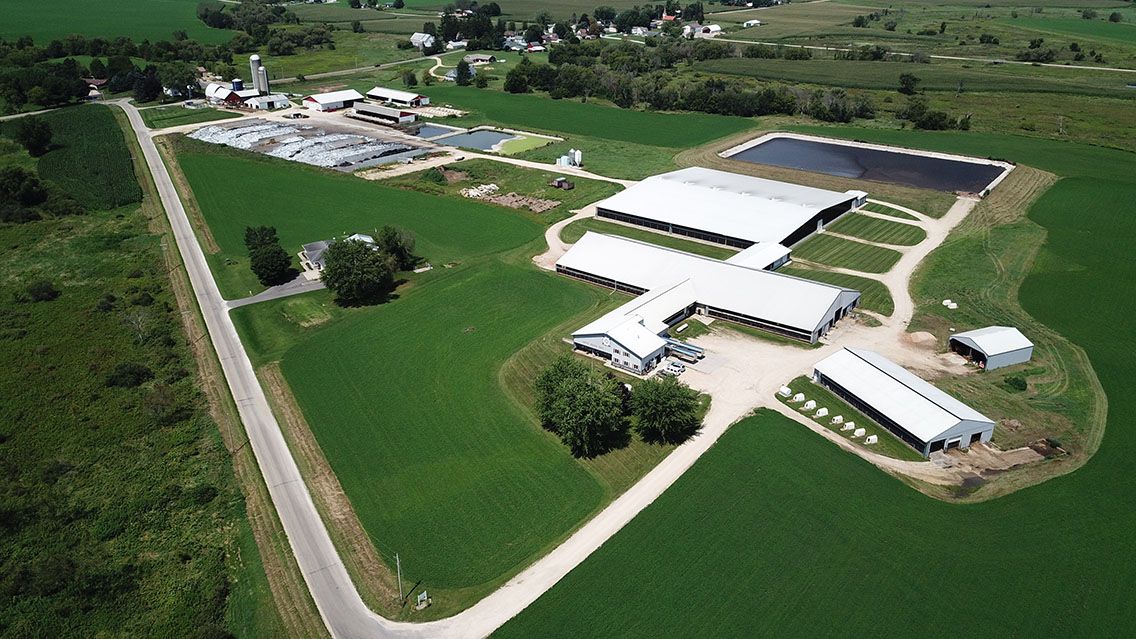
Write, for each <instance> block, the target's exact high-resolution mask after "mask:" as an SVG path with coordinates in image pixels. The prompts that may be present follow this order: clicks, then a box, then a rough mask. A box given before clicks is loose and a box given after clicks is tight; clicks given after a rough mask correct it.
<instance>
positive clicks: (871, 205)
mask: <svg viewBox="0 0 1136 639" xmlns="http://www.w3.org/2000/svg"><path fill="white" fill-rule="evenodd" d="M863 208H864V210H865V211H871V212H873V213H880V214H882V215H890V216H892V217H898V218H899V219H901V220H913V221H918V220H919V218H917V217H915V216H914V215H911V214H910V213H904V212H903V211H900V210H899V209H893V208H892V207H890V206H884V205H883V204H876V203H875V202H868V203H867V204H865V205H864V207H863Z"/></svg>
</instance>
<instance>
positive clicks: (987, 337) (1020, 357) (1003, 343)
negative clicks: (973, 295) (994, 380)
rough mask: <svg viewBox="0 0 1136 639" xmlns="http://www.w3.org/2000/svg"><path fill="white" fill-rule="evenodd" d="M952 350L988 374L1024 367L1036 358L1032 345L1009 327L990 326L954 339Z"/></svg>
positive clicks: (952, 340)
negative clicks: (1007, 367) (1014, 367)
mask: <svg viewBox="0 0 1136 639" xmlns="http://www.w3.org/2000/svg"><path fill="white" fill-rule="evenodd" d="M950 347H951V350H952V351H954V352H956V353H958V354H960V355H963V356H964V357H966V358H967V359H970V360H973V361H974V362H975V363H976V364H978V365H979V366H981V367H983V368H985V369H986V370H988V371H990V370H994V369H995V368H1002V367H1004V366H1012V365H1014V364H1024V363H1025V362H1028V361H1030V358H1032V357H1033V342H1031V341H1029V340H1028V339H1026V336H1025V335H1022V332H1021V331H1019V330H1018V329H1016V328H1013V327H1010V326H987V327H986V328H979V329H975V330H973V331H965V332H963V333H958V334H955V335H951V339H950Z"/></svg>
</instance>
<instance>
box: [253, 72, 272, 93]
mask: <svg viewBox="0 0 1136 639" xmlns="http://www.w3.org/2000/svg"><path fill="white" fill-rule="evenodd" d="M256 88H257V90H259V91H260V93H261V95H267V94H269V93H272V91H270V90H269V88H268V70H267V69H265V68H264V67H263V66H261V67H260V68H258V69H257V70H256Z"/></svg>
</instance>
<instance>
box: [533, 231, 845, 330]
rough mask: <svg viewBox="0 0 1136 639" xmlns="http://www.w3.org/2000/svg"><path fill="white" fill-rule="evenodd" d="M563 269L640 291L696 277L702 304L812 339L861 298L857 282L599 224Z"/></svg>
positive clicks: (705, 309)
mask: <svg viewBox="0 0 1136 639" xmlns="http://www.w3.org/2000/svg"><path fill="white" fill-rule="evenodd" d="M556 271H557V272H558V273H562V274H564V275H570V276H572V277H576V278H579V279H582V280H585V281H588V282H592V283H595V284H600V285H602V286H607V287H610V288H615V289H617V290H623V291H628V292H631V293H635V294H637V295H638V294H643V293H646V292H647V291H654V290H656V289H665V288H670V287H672V286H674V285H675V284H677V283H679V282H683V281H686V280H689V281H690V282H691V285H692V287H693V292H694V296H695V299H696V302H695V303H694V310H697V311H698V312H701V313H705V314H706V315H708V316H710V317H716V318H721V319H725V320H729V321H732V322H737V323H739V324H746V325H749V326H753V327H755V328H760V329H762V330H765V331H769V332H771V333H777V334H779V335H785V336H787V337H792V338H794V339H799V340H803V341H807V342H810V343H811V342H816V340H817V339H819V338H820V337H821V336H822V335H824V334H826V333H827V332H828V329H829V328H831V327H832V326H833V325H834V324H835V323H836V321H837V320H839V319H840V318H842V317H844V316H845V315H846V314H847V313H848V312H849V311H851V310H852V309H853V308H855V307H856V305H857V304H859V302H860V292H859V291H855V290H852V289H847V288H841V287H839V286H833V285H830V284H823V283H820V282H813V281H810V280H805V279H801V278H797V277H791V276H788V275H781V274H779V273H774V272H772V271H766V270H762V269H760V268H752V267H749V266H742V265H738V264H731V263H729V262H723V261H720V260H715V259H711V258H708V257H702V256H700V255H694V254H692V253H686V252H683V251H677V250H674V249H669V248H664V247H661V246H655V245H654V244H648V243H646V242H639V241H636V240H631V239H627V238H623V237H617V236H614V235H605V234H603V233H594V232H591V231H589V232H588V233H585V234H584V237H582V238H580V240H579V241H578V242H576V244H575V245H574V246H573V247H572V248H571V249H570V250H569V251H568V252H567V253H565V254H564V255H563V256H562V257H561V258H560V260H558V261H557V262H556ZM674 310H676V311H677V310H679V309H677V308H676V309H674ZM672 312H673V311H672Z"/></svg>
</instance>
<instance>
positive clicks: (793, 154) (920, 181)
mask: <svg viewBox="0 0 1136 639" xmlns="http://www.w3.org/2000/svg"><path fill="white" fill-rule="evenodd" d="M730 157H731V158H733V159H735V160H742V161H744V162H753V163H755V164H770V165H772V166H780V167H784V168H787V169H800V170H802V171H813V172H815V173H826V174H828V175H838V176H841V177H849V178H857V179H864V180H875V181H877V182H887V183H889V184H900V185H903V186H914V187H918V188H923V189H935V190H937V191H950V192H954V191H965V192H969V193H978V192H980V191H982V190H983V189H985V188H986V185H988V184H990V182H992V181H993V180H994V178H996V177H998V175H999V174H1001V173H1002V171H1003V169H1002V167H999V166H992V165H989V164H974V163H971V162H959V161H957V160H945V159H942V158H931V157H925V156H922V155H911V154H908V153H896V152H892V151H880V150H877V149H864V148H860V147H854V146H845V145H843V144H830V143H827V142H815V141H812V140H798V139H795V138H772V139H770V140H767V141H765V142H762V143H761V144H758V145H757V146H753V147H750V148H748V149H746V150H744V151H740V152H738V153H735V154H734V155H731V156H730Z"/></svg>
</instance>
